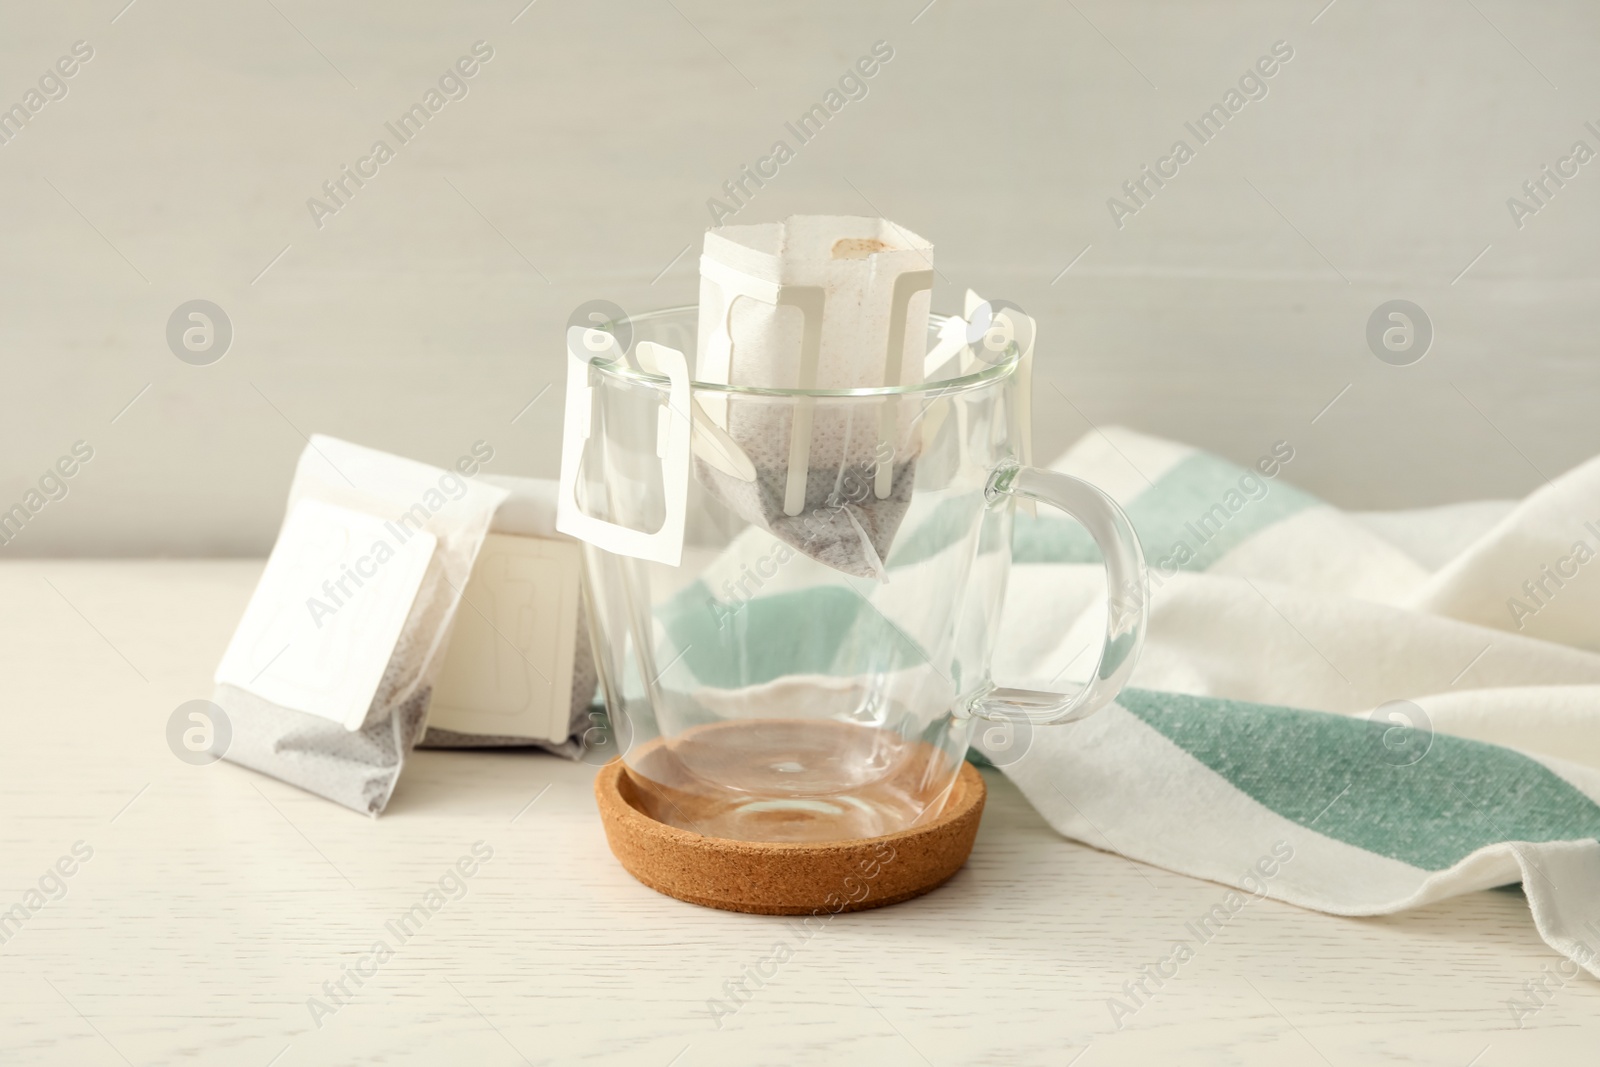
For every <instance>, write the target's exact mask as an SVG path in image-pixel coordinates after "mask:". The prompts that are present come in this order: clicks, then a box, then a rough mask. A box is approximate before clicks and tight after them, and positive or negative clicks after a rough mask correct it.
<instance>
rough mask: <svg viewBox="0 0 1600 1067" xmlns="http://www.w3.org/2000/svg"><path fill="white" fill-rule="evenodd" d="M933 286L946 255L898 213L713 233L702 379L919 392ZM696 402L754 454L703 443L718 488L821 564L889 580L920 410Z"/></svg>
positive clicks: (704, 265) (872, 404)
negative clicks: (915, 388)
mask: <svg viewBox="0 0 1600 1067" xmlns="http://www.w3.org/2000/svg"><path fill="white" fill-rule="evenodd" d="M932 287H933V246H932V245H931V244H929V243H928V242H927V241H925V240H923V239H922V238H921V237H918V236H916V235H915V234H912V233H910V232H908V231H906V230H904V229H903V228H901V227H899V226H896V225H895V224H893V223H892V222H889V221H888V220H886V219H878V218H857V217H850V216H831V215H819V216H792V217H790V218H789V219H786V220H785V221H784V222H781V223H764V224H758V225H751V226H725V227H723V228H721V229H720V230H715V231H712V232H710V233H707V234H706V239H705V249H704V253H703V255H702V256H701V259H700V317H699V346H698V350H697V352H696V373H695V377H696V378H697V379H698V380H700V381H701V382H717V383H725V384H728V385H734V386H740V387H746V388H764V389H775V390H849V389H881V388H883V387H885V386H890V387H894V386H904V385H915V384H917V383H920V382H921V381H922V374H923V359H924V355H925V353H926V342H927V327H928V306H929V298H930V295H931V290H932ZM696 403H697V404H698V405H699V407H700V411H699V412H697V413H696V417H697V418H705V419H706V420H708V421H709V422H710V423H711V424H712V425H714V426H715V427H716V428H717V429H718V430H720V431H723V432H724V433H725V434H726V435H727V436H728V437H729V438H731V439H732V442H733V443H734V444H736V445H737V446H738V448H739V449H740V450H742V452H743V454H744V456H743V457H742V458H747V459H748V461H749V462H748V464H744V463H738V464H730V463H726V462H712V461H708V457H707V455H706V454H705V453H704V451H703V450H698V449H697V450H696V454H695V458H694V471H695V476H696V477H697V478H698V479H699V480H700V481H701V483H702V484H703V485H705V486H706V488H707V489H709V490H710V491H711V492H712V493H713V494H714V495H716V496H717V497H718V498H719V499H720V500H721V501H722V502H723V503H725V504H726V505H727V506H728V507H729V508H730V509H732V510H733V511H735V512H736V513H737V514H739V515H740V516H741V517H742V518H744V519H745V520H746V521H748V522H750V523H752V524H754V525H756V526H758V527H760V528H762V529H764V530H767V531H769V532H771V533H772V534H773V536H775V537H777V538H779V539H780V540H782V541H785V542H787V543H788V544H790V545H793V546H794V547H795V548H796V549H798V550H799V551H800V552H802V553H804V554H806V555H808V556H810V557H811V558H812V559H815V560H818V561H819V562H821V563H825V564H827V565H828V566H831V567H834V568H836V569H838V570H840V571H843V572H845V573H846V574H851V575H855V576H858V577H864V578H877V579H880V580H882V579H885V578H886V574H885V570H884V563H883V561H884V560H885V559H886V558H887V557H888V554H889V549H890V547H891V545H892V544H893V541H894V536H895V533H896V531H897V530H898V529H899V526H900V521H901V519H902V518H903V517H904V516H905V511H906V507H907V505H908V504H909V502H910V498H911V487H912V483H913V482H914V480H915V476H916V460H917V452H918V441H919V438H918V436H917V432H916V425H915V422H916V418H917V415H918V411H917V410H916V409H915V405H913V404H911V403H908V402H906V401H904V400H902V398H900V397H898V396H894V395H886V396H878V397H872V398H870V399H864V400H863V399H851V400H845V399H839V400H833V399H829V398H825V397H809V396H801V397H786V396H775V397H771V398H767V397H760V396H749V395H729V394H718V393H714V392H711V391H701V392H700V393H699V395H698V397H697V400H696ZM711 458H712V459H715V457H711ZM750 468H753V477H751V476H748V475H749V474H750V473H751V471H750Z"/></svg>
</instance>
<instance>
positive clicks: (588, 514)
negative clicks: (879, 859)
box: [558, 307, 1147, 841]
mask: <svg viewBox="0 0 1600 1067" xmlns="http://www.w3.org/2000/svg"><path fill="white" fill-rule="evenodd" d="M1001 314H1002V315H1004V314H1012V315H1016V316H1018V317H1020V313H1016V312H1011V313H1005V312H1002V313H1001ZM614 325H623V324H614ZM951 325H956V326H957V327H958V331H959V328H960V327H966V325H967V324H966V323H965V322H963V321H962V320H960V319H945V318H942V317H937V316H936V317H935V318H934V321H933V322H932V324H931V327H930V345H937V344H938V343H940V342H943V343H944V344H945V347H946V349H948V348H949V339H950V338H951V337H952V336H953V334H952V331H951V330H949V329H948V327H949V326H951ZM695 327H696V309H695V308H692V307H689V308H676V309H670V310H667V311H661V312H654V313H651V314H647V315H642V316H635V317H632V318H631V319H629V320H628V321H627V322H626V324H625V328H624V329H620V330H617V331H616V332H615V334H610V333H607V334H601V333H600V332H599V331H595V330H588V331H584V330H582V329H581V328H575V332H573V331H569V362H568V372H569V382H568V395H567V411H566V427H565V432H566V435H567V436H566V447H565V449H564V453H563V458H562V464H563V470H562V490H561V491H562V496H561V499H560V505H559V508H558V525H559V526H560V528H561V529H563V530H564V531H566V532H568V533H572V534H574V535H576V536H578V537H580V538H582V539H583V540H585V541H586V542H588V543H586V544H585V546H584V553H585V597H586V605H587V609H588V618H589V622H590V626H591V627H592V634H591V636H592V640H593V647H594V650H595V656H596V661H597V667H598V670H599V675H600V684H601V687H602V689H603V692H604V695H605V701H606V707H607V710H608V716H609V720H610V722H609V728H603V727H597V728H596V729H595V730H593V731H591V734H592V735H594V736H591V737H590V738H588V741H589V742H590V743H591V745H592V746H597V747H595V748H594V750H595V751H597V752H610V753H619V754H620V755H621V757H622V759H623V760H624V761H625V763H626V767H627V771H628V773H629V775H630V777H631V778H632V779H633V780H634V782H635V784H636V785H637V786H638V790H637V792H638V795H639V796H640V798H641V800H642V802H643V804H644V805H645V807H646V809H647V814H649V815H651V816H652V817H653V818H656V819H658V820H660V821H662V822H665V823H669V824H671V825H674V826H678V827H681V828H683V829H686V830H692V831H696V832H699V833H702V834H705V835H708V836H712V837H721V838H733V839H739V840H747V841H836V840H849V839H859V838H870V837H877V836H880V835H884V834H890V833H895V832H898V831H901V830H905V829H909V828H912V827H915V826H917V825H919V824H921V823H924V822H926V821H929V820H931V819H934V818H937V817H938V815H939V813H940V811H941V809H942V807H943V805H944V802H945V799H946V797H947V796H948V794H949V793H950V790H951V786H952V785H953V784H954V782H955V778H956V774H957V772H958V771H959V769H960V765H961V761H962V760H963V759H964V758H965V756H966V753H967V749H968V745H969V742H970V741H971V740H972V736H973V731H974V727H975V724H977V723H978V722H979V721H980V720H993V721H996V722H999V723H1002V724H1005V726H1004V727H1000V728H995V729H1002V730H1005V731H1022V732H1029V731H1031V730H1032V729H1033V728H1034V727H1042V726H1050V725H1055V724H1059V723H1066V722H1072V721H1074V720H1076V719H1080V718H1083V717H1084V716H1086V715H1089V714H1090V713H1092V712H1094V711H1095V710H1097V709H1099V708H1100V707H1102V706H1103V705H1105V704H1106V703H1107V702H1109V701H1110V700H1111V699H1112V698H1113V697H1115V696H1116V694H1117V692H1118V691H1119V690H1120V689H1121V687H1122V686H1123V684H1124V683H1125V682H1126V680H1127V678H1128V676H1129V674H1130V673H1131V672H1132V670H1133V667H1134V663H1135V660H1136V659H1137V657H1138V654H1139V649H1140V646H1141V644H1142V641H1143V638H1144V628H1145V613H1146V603H1147V592H1146V581H1145V571H1144V560H1143V555H1142V553H1141V551H1140V547H1139V542H1138V539H1137V538H1136V536H1135V534H1134V531H1133V528H1132V526H1131V524H1130V523H1129V522H1128V519H1127V516H1126V515H1124V514H1123V512H1122V510H1121V509H1120V508H1119V507H1118V506H1117V505H1116V503H1115V502H1113V501H1112V500H1111V498H1109V497H1108V496H1106V495H1105V494H1104V493H1102V492H1100V491H1099V490H1098V489H1096V488H1094V487H1093V486H1091V485H1089V484H1088V483H1086V482H1083V481H1080V480H1078V479H1076V478H1072V477H1069V476H1067V475H1065V474H1059V473H1055V472H1052V471H1046V470H1040V469H1036V468H1033V467H1029V466H1025V465H1023V464H1022V463H1020V462H1019V457H1021V456H1024V455H1026V451H1025V444H1024V442H1023V441H1022V440H1020V439H1019V438H1020V437H1022V436H1023V435H1024V433H1025V428H1026V426H1027V413H1026V410H1025V405H1024V404H1023V403H1022V399H1023V398H1025V392H1024V385H1025V380H1024V378H1025V372H1026V371H1027V369H1028V366H1027V364H1028V357H1031V351H1032V345H1031V342H1030V343H1028V344H1027V346H1026V350H1025V351H1024V350H1019V349H1020V346H1019V344H1018V343H1016V342H1015V341H1014V340H1009V339H1008V340H1007V341H1006V342H1005V343H1003V344H1001V345H999V346H995V345H994V344H993V342H992V341H986V342H984V343H982V344H980V343H978V342H974V343H973V344H972V345H970V346H969V345H966V344H965V343H964V338H962V337H960V336H956V342H957V346H958V348H959V351H958V352H957V354H956V356H955V358H952V359H950V360H949V364H948V365H949V366H950V367H951V368H953V370H952V372H951V373H950V376H948V377H944V378H938V379H936V380H933V381H928V382H926V383H924V384H921V385H915V386H904V387H888V388H878V389H854V390H781V389H755V388H740V387H734V386H728V385H722V384H716V383H705V382H697V381H691V380H690V378H689V374H688V369H687V368H688V364H687V360H686V358H685V357H684V356H683V353H685V352H687V353H690V354H692V353H694V351H695V336H694V335H695ZM1028 327H1029V328H1030V329H1031V322H1030V323H1029V324H1028ZM623 335H631V345H630V346H629V348H628V351H627V352H625V353H624V352H623V351H622V343H621V342H620V341H619V340H618V339H617V338H618V337H621V336H623ZM1007 337H1008V338H1009V337H1010V334H1009V333H1008V334H1007ZM935 358H938V357H937V354H936V355H935ZM797 441H798V442H800V443H799V444H797ZM802 445H803V446H804V447H802ZM1019 501H1039V502H1043V503H1045V504H1049V505H1051V506H1053V507H1056V508H1059V509H1061V510H1062V511H1064V512H1066V513H1067V514H1068V515H1070V516H1072V517H1073V518H1074V519H1076V520H1077V521H1078V522H1080V523H1082V525H1083V526H1084V527H1085V528H1086V529H1087V530H1088V532H1089V533H1090V535H1092V537H1093V538H1094V540H1095V542H1096V543H1097V544H1098V545H1099V548H1100V552H1101V555H1102V557H1103V560H1104V565H1105V570H1106V577H1107V588H1108V591H1109V595H1108V597H1107V604H1108V609H1107V621H1106V633H1105V638H1104V642H1103V644H1102V647H1101V649H1100V656H1099V660H1098V663H1097V665H1096V667H1095V669H1094V670H1093V672H1092V673H1091V674H1090V675H1089V676H1088V677H1087V679H1086V680H1084V681H1083V682H1081V683H1075V684H1073V685H1072V686H1071V687H1070V688H1069V689H1068V691H1066V692H1059V693H1058V692H1039V691H1033V690H1025V689H1012V688H1005V687H1001V686H998V685H996V684H995V682H994V681H993V680H992V679H991V677H990V659H991V653H992V651H993V648H994V643H995V639H996V634H997V632H998V629H999V621H1000V610H1001V605H1002V602H1003V600H1004V596H1005V589H1006V579H1007V574H1008V571H1009V568H1010V562H1011V528H1012V521H1013V515H1014V512H1015V511H1016V508H1017V507H1018V502H1019Z"/></svg>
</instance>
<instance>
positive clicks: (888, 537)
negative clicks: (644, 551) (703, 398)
mask: <svg viewBox="0 0 1600 1067" xmlns="http://www.w3.org/2000/svg"><path fill="white" fill-rule="evenodd" d="M841 415H842V413H840V412H834V411H829V412H821V413H818V415H817V417H816V418H815V420H814V422H813V424H812V439H811V443H812V463H811V464H809V465H808V467H807V470H806V495H805V502H804V504H803V505H802V507H801V508H800V512H799V514H797V515H789V514H787V513H786V512H785V510H784V497H785V494H786V493H787V491H788V473H789V468H788V461H789V424H790V423H791V420H792V415H791V413H789V412H786V411H784V412H776V411H762V412H747V411H745V410H743V409H742V405H741V403H740V402H739V401H738V400H733V401H732V402H731V404H730V410H729V423H730V427H729V433H730V436H732V437H733V438H734V439H735V440H736V441H738V442H740V444H741V445H743V447H744V449H745V453H746V455H748V456H749V457H750V461H751V463H752V464H753V465H754V467H755V470H756V480H755V481H754V482H748V481H745V480H743V479H742V478H736V477H733V476H730V475H728V474H725V473H723V472H722V471H720V470H718V469H716V468H715V467H712V466H711V465H710V464H708V463H706V462H705V461H704V460H701V459H699V458H698V457H696V459H695V464H694V470H695V476H696V477H697V478H699V480H700V482H701V484H702V485H704V486H706V488H707V489H709V490H710V491H711V492H712V493H714V494H715V495H716V496H717V497H718V498H719V499H721V500H722V502H723V503H725V504H727V505H728V507H730V508H732V509H733V510H734V511H735V512H737V513H738V514H739V515H740V516H742V517H744V518H745V519H747V520H748V521H750V522H754V523H756V524H757V525H760V526H763V527H764V528H766V529H767V530H768V531H769V532H770V533H771V534H772V535H773V536H774V537H776V538H778V539H779V540H780V541H783V542H785V543H787V544H790V545H792V546H794V547H795V548H797V549H799V550H800V551H801V552H804V553H805V554H806V555H808V556H810V557H811V558H812V559H815V560H817V561H818V562H819V563H826V564H827V565H828V566H830V567H833V568H835V569H836V570H841V571H844V572H845V573H846V574H850V575H854V576H856V577H858V578H879V577H882V574H883V563H884V561H885V560H886V559H887V557H888V555H889V547H890V546H891V545H892V544H893V543H894V536H895V533H896V532H897V531H898V530H899V528H900V521H901V519H903V518H905V513H906V509H907V507H909V506H910V503H911V489H912V485H913V484H914V483H915V481H916V472H917V464H916V460H915V459H910V460H901V461H900V462H893V460H892V459H888V458H887V457H886V458H885V460H884V461H885V462H890V463H891V476H890V477H891V481H890V489H889V494H888V495H887V496H886V497H885V498H883V499H882V500H879V499H878V498H877V496H876V490H875V486H876V481H877V473H878V459H877V456H876V455H875V453H874V447H875V446H873V447H867V448H865V449H850V448H847V447H845V446H846V444H848V443H849V441H848V436H849V435H848V429H847V428H839V427H834V426H830V424H831V423H842V422H844V421H845V420H844V419H843V418H842V417H836V416H841ZM874 429H875V427H874ZM830 438H831V440H830ZM875 440H876V439H875V438H874V441H875ZM860 451H865V452H866V454H867V455H868V456H869V457H871V458H869V460H868V461H867V462H861V461H859V460H858V459H848V458H846V457H850V456H854V455H856V454H858V453H859V452H860ZM823 456H836V457H838V458H837V459H836V460H835V461H834V462H833V463H832V464H831V465H826V466H824V465H820V464H819V463H818V462H817V460H818V459H820V458H822V457H823Z"/></svg>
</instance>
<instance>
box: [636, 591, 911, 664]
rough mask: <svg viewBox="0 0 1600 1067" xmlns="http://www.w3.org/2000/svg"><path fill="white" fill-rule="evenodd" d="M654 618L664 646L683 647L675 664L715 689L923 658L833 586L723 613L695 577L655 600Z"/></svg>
mask: <svg viewBox="0 0 1600 1067" xmlns="http://www.w3.org/2000/svg"><path fill="white" fill-rule="evenodd" d="M730 607H737V605H730ZM657 618H658V619H659V620H660V622H661V624H662V625H663V626H664V627H665V628H666V631H667V636H668V637H669V639H670V640H671V643H672V644H673V645H674V646H675V647H676V648H677V649H687V650H688V651H687V652H686V653H685V654H684V656H683V658H682V660H681V661H680V662H681V664H682V667H683V668H686V669H688V670H689V671H690V672H692V673H693V675H694V678H695V681H697V682H698V683H699V684H701V685H709V686H716V687H718V688H723V689H732V688H737V687H740V686H747V685H761V684H763V683H765V682H770V681H772V680H773V679H775V678H780V677H782V676H783V675H786V674H836V675H846V676H848V675H860V674H869V673H873V672H877V671H885V672H887V671H897V670H903V669H905V668H908V667H914V666H917V665H918V664H922V663H926V662H928V659H927V655H926V653H925V652H924V651H923V650H922V648H921V646H919V645H918V644H917V643H916V642H915V641H913V640H912V639H911V638H910V637H908V636H907V635H906V634H905V633H904V632H903V631H902V630H901V629H900V628H899V627H897V626H895V625H894V624H893V623H891V622H890V621H889V620H887V619H885V618H884V617H883V616H882V615H881V614H880V613H879V612H878V611H877V609H875V608H873V607H872V606H871V605H870V604H869V603H867V601H866V600H865V599H863V598H862V597H861V596H859V595H857V594H856V593H852V592H851V591H850V590H848V589H841V588H839V587H838V586H813V587H811V588H809V589H803V590H798V591H795V592H789V593H775V594H773V595H771V596H761V597H756V598H754V599H752V600H750V601H748V602H746V603H745V605H744V606H743V607H742V608H739V610H738V611H736V612H734V613H733V614H732V615H728V614H727V613H726V611H719V610H718V608H717V607H716V604H715V601H714V600H713V598H712V596H711V592H710V590H709V589H708V588H707V587H706V585H705V583H704V582H695V583H693V584H692V585H689V586H686V587H685V588H684V589H682V590H680V591H679V592H678V594H677V595H676V596H674V597H673V598H672V599H671V600H669V601H667V602H666V603H665V604H663V605H662V606H661V607H660V608H659V609H658V610H657ZM678 669H679V668H678V667H676V666H674V667H672V668H670V670H674V671H675V670H678ZM668 680H669V682H670V681H671V677H670V675H669V678H668ZM674 684H676V683H674Z"/></svg>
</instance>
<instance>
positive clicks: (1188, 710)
mask: <svg viewBox="0 0 1600 1067" xmlns="http://www.w3.org/2000/svg"><path fill="white" fill-rule="evenodd" d="M1117 703H1118V704H1120V705H1121V706H1122V707H1124V708H1126V709H1127V710H1128V711H1129V712H1131V713H1132V714H1134V715H1135V716H1137V717H1138V718H1139V719H1140V720H1141V721H1143V722H1144V723H1146V724H1147V725H1149V726H1150V727H1151V728H1152V729H1154V730H1156V731H1158V732H1159V733H1161V735H1162V736H1164V737H1166V738H1167V739H1168V740H1170V741H1171V742H1172V743H1173V744H1175V745H1177V746H1178V747H1179V748H1181V749H1183V750H1184V751H1185V752H1187V753H1188V754H1189V755H1191V756H1193V757H1194V758H1195V759H1197V760H1199V761H1200V762H1201V763H1203V764H1205V765H1206V766H1207V767H1209V768H1211V769H1212V770H1213V771H1215V772H1216V773H1217V774H1219V775H1221V776H1222V777H1223V778H1225V779H1227V780H1228V781H1229V782H1230V783H1232V784H1233V785H1234V786H1235V787H1236V788H1237V789H1239V791H1240V792H1242V793H1244V794H1246V795H1247V796H1249V797H1251V798H1253V799H1254V800H1256V801H1258V802H1260V803H1261V804H1263V805H1265V806H1266V807H1268V808H1270V809H1271V810H1273V811H1275V812H1277V813H1278V814H1279V815H1281V816H1283V817H1284V818H1286V819H1290V820H1292V821H1294V822H1297V823H1299V824H1300V825H1301V826H1305V827H1309V828H1310V829H1313V830H1316V831H1317V832H1318V833H1321V834H1325V835H1326V836H1328V837H1332V838H1334V839H1336V840H1339V841H1343V842H1345V843H1347V844H1351V845H1355V846H1356V847H1358V848H1364V849H1366V850H1367V851H1369V852H1375V853H1377V854H1378V855H1380V856H1387V857H1389V858H1390V859H1394V860H1399V861H1400V862H1402V863H1409V864H1411V865H1412V866H1414V867H1420V868H1422V869H1423V870H1429V871H1438V870H1444V869H1445V868H1447V867H1451V866H1454V865H1455V864H1456V863H1457V862H1459V861H1460V860H1461V859H1462V858H1463V857H1465V856H1467V855H1468V854H1470V853H1472V852H1474V851H1476V850H1477V849H1479V848H1482V847H1483V846H1485V845H1490V844H1494V843H1496V842H1501V841H1571V840H1578V839H1582V838H1600V806H1597V805H1596V804H1595V803H1594V802H1593V801H1591V800H1590V799H1589V798H1588V797H1586V796H1584V795H1583V793H1581V792H1579V791H1578V790H1577V789H1574V788H1573V787H1572V786H1571V785H1569V784H1568V783H1567V782H1565V781H1563V780H1562V779H1561V778H1560V777H1558V776H1556V775H1555V774H1553V773H1551V772H1550V771H1549V770H1548V769H1547V768H1545V767H1544V766H1543V765H1542V764H1540V763H1538V762H1536V761H1535V760H1531V759H1529V758H1528V757H1526V756H1524V755H1522V754H1520V753H1518V752H1513V751H1512V750H1510V749H1507V748H1501V747H1499V746H1498V745H1488V744H1484V743H1482V742H1479V741H1469V740H1466V739H1465V738H1459V737H1447V736H1445V735H1443V734H1436V735H1434V736H1433V738H1432V744H1431V746H1429V747H1428V748H1427V754H1426V755H1424V756H1423V757H1422V758H1421V759H1420V760H1418V761H1417V762H1416V763H1413V764H1411V765H1410V766H1395V765H1393V764H1391V763H1389V762H1387V761H1386V760H1385V759H1384V758H1383V757H1384V752H1385V749H1384V747H1383V741H1382V728H1381V727H1378V726H1375V725H1373V724H1372V723H1369V722H1368V721H1366V720H1365V719H1354V718H1349V717H1347V716H1343V715H1330V714H1326V713H1324V712H1316V711H1304V710H1301V709H1297V708H1282V707H1272V706H1268V705H1264V704H1247V703H1244V702H1242V701H1236V700H1219V699H1216V698H1214V697H1195V696H1187V695H1183V694H1179V693H1160V692H1152V691H1149V690H1138V689H1128V690H1124V691H1123V693H1122V695H1121V696H1120V697H1118V699H1117Z"/></svg>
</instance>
